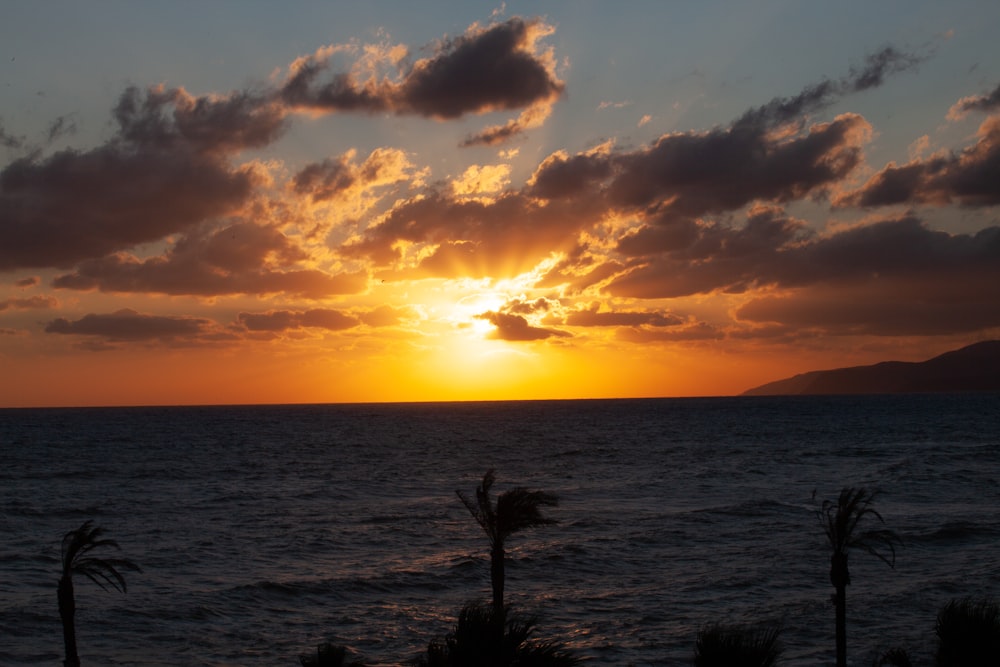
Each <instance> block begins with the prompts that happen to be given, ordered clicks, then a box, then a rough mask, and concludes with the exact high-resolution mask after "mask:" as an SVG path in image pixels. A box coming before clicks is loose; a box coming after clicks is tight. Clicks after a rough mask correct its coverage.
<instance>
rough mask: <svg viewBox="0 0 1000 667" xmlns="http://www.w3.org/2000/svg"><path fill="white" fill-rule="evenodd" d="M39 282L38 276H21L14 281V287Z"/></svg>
mask: <svg viewBox="0 0 1000 667" xmlns="http://www.w3.org/2000/svg"><path fill="white" fill-rule="evenodd" d="M40 282H41V279H40V278H39V277H38V276H30V277H28V278H21V279H20V280H17V281H15V282H14V286H15V287H34V286H35V285H37V284H38V283H40Z"/></svg>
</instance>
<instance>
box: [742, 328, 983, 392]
mask: <svg viewBox="0 0 1000 667" xmlns="http://www.w3.org/2000/svg"><path fill="white" fill-rule="evenodd" d="M971 391H977V392H978V391H1000V340H990V341H983V342H981V343H974V344H972V345H968V346H966V347H963V348H961V349H958V350H953V351H951V352H945V353H944V354H941V355H939V356H936V357H934V358H932V359H928V360H927V361H922V362H905V361H884V362H882V363H878V364H873V365H871V366H853V367H850V368H837V369H832V370H823V371H811V372H809V373H801V374H799V375H795V376H793V377H790V378H785V379H783V380H777V381H775V382H769V383H767V384H763V385H760V386H759V387H754V388H753V389H748V390H747V391H745V392H743V394H742V395H743V396H801V395H818V394H902V393H926V392H971Z"/></svg>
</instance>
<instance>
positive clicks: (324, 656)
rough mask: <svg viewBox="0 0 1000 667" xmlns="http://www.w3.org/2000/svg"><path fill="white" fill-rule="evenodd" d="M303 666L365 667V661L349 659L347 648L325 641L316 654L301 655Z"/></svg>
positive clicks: (300, 662)
mask: <svg viewBox="0 0 1000 667" xmlns="http://www.w3.org/2000/svg"><path fill="white" fill-rule="evenodd" d="M299 664H301V665H302V667H364V664H365V663H364V661H362V660H351V661H349V660H348V659H347V648H346V647H344V646H337V645H335V644H331V643H330V642H324V643H322V644H320V645H319V646H317V647H316V655H314V656H313V655H302V656H299Z"/></svg>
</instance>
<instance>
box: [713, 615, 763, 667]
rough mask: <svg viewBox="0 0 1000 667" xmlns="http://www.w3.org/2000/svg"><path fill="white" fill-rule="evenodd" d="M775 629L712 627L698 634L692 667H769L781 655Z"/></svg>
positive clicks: (733, 626) (731, 626)
mask: <svg viewBox="0 0 1000 667" xmlns="http://www.w3.org/2000/svg"><path fill="white" fill-rule="evenodd" d="M780 634H781V628H780V627H779V626H777V625H762V626H757V627H752V626H741V625H712V626H709V627H707V628H705V629H703V630H701V631H699V632H698V638H697V640H696V641H695V647H694V664H695V667H771V666H772V665H774V664H775V663H776V662H777V660H778V657H779V656H780V655H781V651H782V646H781V643H780V642H779V641H778V636H779V635H780Z"/></svg>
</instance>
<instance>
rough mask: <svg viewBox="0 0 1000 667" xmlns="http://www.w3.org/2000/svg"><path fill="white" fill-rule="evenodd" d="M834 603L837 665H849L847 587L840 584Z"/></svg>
mask: <svg viewBox="0 0 1000 667" xmlns="http://www.w3.org/2000/svg"><path fill="white" fill-rule="evenodd" d="M834 604H835V605H836V607H837V612H836V613H837V667H847V587H846V586H838V587H837V593H836V597H835V599H834Z"/></svg>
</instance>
